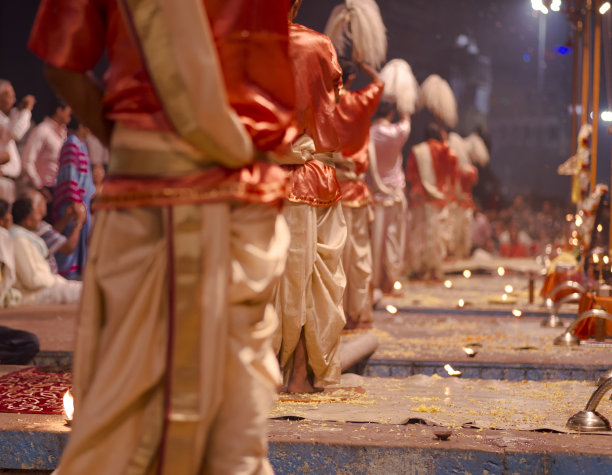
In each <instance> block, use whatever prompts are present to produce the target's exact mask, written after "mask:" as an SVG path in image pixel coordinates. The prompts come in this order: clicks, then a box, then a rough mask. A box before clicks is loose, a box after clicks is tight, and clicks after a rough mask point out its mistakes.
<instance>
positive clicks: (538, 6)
mask: <svg viewBox="0 0 612 475" xmlns="http://www.w3.org/2000/svg"><path fill="white" fill-rule="evenodd" d="M556 2H557V0H554V1H553V3H556ZM559 3H560V2H559ZM531 8H533V9H534V10H535V11H536V12H542V13H544V15H546V14H547V13H548V8H546V7H545V6H544V3H542V0H531ZM550 8H551V10H552V4H551V6H550Z"/></svg>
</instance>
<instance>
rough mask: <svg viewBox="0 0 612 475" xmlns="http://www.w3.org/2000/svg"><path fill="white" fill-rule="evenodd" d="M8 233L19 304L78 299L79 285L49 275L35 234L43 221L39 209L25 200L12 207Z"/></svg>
mask: <svg viewBox="0 0 612 475" xmlns="http://www.w3.org/2000/svg"><path fill="white" fill-rule="evenodd" d="M12 214H13V223H14V224H13V226H12V227H11V229H10V233H11V237H12V238H13V248H14V250H15V271H16V275H17V282H16V285H15V286H16V287H17V288H18V289H19V290H21V292H22V293H23V302H24V303H31V304H54V303H76V302H78V301H79V298H80V296H81V287H82V284H81V282H72V281H68V280H66V279H64V278H63V277H61V276H59V275H57V274H53V272H52V271H51V266H50V265H49V262H48V260H47V259H48V256H49V249H48V248H47V245H46V244H45V241H43V240H42V238H40V237H39V236H37V235H36V230H37V229H38V227H39V226H40V223H41V221H42V219H43V216H42V212H41V207H40V206H34V204H33V202H32V199H31V198H29V197H24V198H19V199H18V200H17V201H15V203H14V204H13V212H12Z"/></svg>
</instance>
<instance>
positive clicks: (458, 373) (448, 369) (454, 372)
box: [444, 364, 463, 378]
mask: <svg viewBox="0 0 612 475" xmlns="http://www.w3.org/2000/svg"><path fill="white" fill-rule="evenodd" d="M444 369H445V370H446V372H447V373H448V375H449V376H454V377H456V378H458V377H459V376H461V375H462V374H463V373H461V371H457V370H455V369H453V367H452V366H451V365H449V364H445V365H444Z"/></svg>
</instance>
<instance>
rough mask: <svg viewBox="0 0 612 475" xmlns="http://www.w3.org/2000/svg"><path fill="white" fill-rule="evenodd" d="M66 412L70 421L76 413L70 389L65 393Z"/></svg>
mask: <svg viewBox="0 0 612 475" xmlns="http://www.w3.org/2000/svg"><path fill="white" fill-rule="evenodd" d="M63 399H64V412H65V413H66V419H67V420H68V421H71V420H72V416H73V415H74V398H73V397H72V393H71V392H70V389H69V390H68V391H66V392H65V393H64V398H63Z"/></svg>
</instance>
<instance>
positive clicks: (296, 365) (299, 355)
mask: <svg viewBox="0 0 612 475" xmlns="http://www.w3.org/2000/svg"><path fill="white" fill-rule="evenodd" d="M320 391H321V390H319V389H317V388H315V387H314V385H313V384H312V382H311V380H310V376H309V375H308V355H307V353H306V339H305V337H304V330H302V334H301V335H300V340H299V341H298V344H297V346H296V348H295V352H294V353H293V366H292V369H291V377H290V378H289V383H288V384H287V392H288V393H315V392H320Z"/></svg>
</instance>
